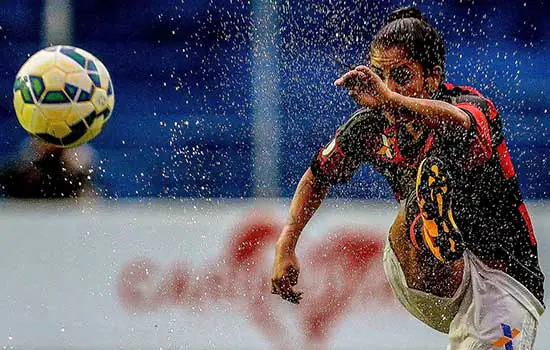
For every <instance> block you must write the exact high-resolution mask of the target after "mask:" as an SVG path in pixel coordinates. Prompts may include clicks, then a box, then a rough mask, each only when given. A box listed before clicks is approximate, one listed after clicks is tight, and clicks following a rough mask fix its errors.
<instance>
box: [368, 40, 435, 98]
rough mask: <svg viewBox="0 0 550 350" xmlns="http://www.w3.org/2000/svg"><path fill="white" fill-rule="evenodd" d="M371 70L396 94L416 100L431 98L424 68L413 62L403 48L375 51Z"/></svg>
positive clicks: (394, 47) (372, 56)
mask: <svg viewBox="0 0 550 350" xmlns="http://www.w3.org/2000/svg"><path fill="white" fill-rule="evenodd" d="M370 68H371V69H372V70H373V71H374V73H376V74H378V76H380V78H382V80H383V81H384V82H385V83H386V85H387V86H388V88H389V89H390V90H392V91H394V92H397V93H399V94H401V95H404V96H410V97H416V98H429V97H430V93H429V86H428V84H427V83H426V76H425V75H426V73H425V71H424V68H423V67H422V65H421V64H420V63H419V62H417V61H414V60H411V59H410V58H409V55H408V54H407V52H406V50H404V49H403V48H402V47H399V46H392V47H389V48H386V49H383V50H382V49H374V50H373V51H372V54H371V62H370Z"/></svg>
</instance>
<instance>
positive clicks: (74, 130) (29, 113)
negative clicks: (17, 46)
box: [13, 46, 115, 147]
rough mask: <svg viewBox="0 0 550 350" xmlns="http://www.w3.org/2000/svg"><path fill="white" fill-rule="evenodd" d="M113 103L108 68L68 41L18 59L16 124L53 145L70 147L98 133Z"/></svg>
mask: <svg viewBox="0 0 550 350" xmlns="http://www.w3.org/2000/svg"><path fill="white" fill-rule="evenodd" d="M114 104H115V95H114V92H113V84H112V82H111V77H110V76H109V72H108V71H107V68H105V66H104V65H103V63H101V61H100V60H98V59H97V58H95V57H94V56H93V55H92V54H90V53H89V52H87V51H85V50H82V49H79V48H76V47H72V46H53V47H48V48H45V49H43V50H40V51H38V52H37V53H36V54H34V55H33V56H31V57H30V58H29V59H28V60H27V61H26V62H25V63H24V64H23V66H22V67H21V69H20V70H19V72H18V73H17V76H16V78H15V84H14V86H13V105H14V107H15V113H16V114H17V119H18V120H19V123H20V124H21V126H23V128H24V129H25V130H26V131H28V132H29V133H30V134H32V135H34V136H37V137H38V138H40V139H42V140H43V141H45V142H46V143H49V144H52V145H55V146H58V147H75V146H78V145H81V144H83V143H85V142H88V141H90V140H91V139H93V138H94V137H95V136H97V135H98V134H99V133H100V132H101V129H102V127H103V125H104V124H105V123H106V122H107V120H109V117H110V116H111V113H112V112H113V107H114Z"/></svg>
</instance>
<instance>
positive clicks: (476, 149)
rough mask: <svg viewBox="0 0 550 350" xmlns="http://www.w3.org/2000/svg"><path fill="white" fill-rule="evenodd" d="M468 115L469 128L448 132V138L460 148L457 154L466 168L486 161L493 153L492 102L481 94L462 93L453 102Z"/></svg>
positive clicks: (493, 115) (493, 108)
mask: <svg viewBox="0 0 550 350" xmlns="http://www.w3.org/2000/svg"><path fill="white" fill-rule="evenodd" d="M453 104H454V105H455V106H456V107H458V108H460V109H461V110H463V111H464V112H465V113H466V114H467V115H468V116H469V117H470V122H471V125H470V128H469V129H468V130H459V131H455V132H449V133H448V136H450V137H448V138H450V140H448V141H450V142H451V143H452V144H454V145H455V147H458V148H460V149H461V151H460V152H458V154H457V156H459V157H460V158H461V160H462V161H461V163H462V165H463V166H464V167H466V168H474V167H477V166H480V165H482V164H484V163H485V162H487V161H488V160H489V159H490V158H491V156H492V155H493V135H492V134H491V121H492V120H493V119H494V118H495V117H496V115H497V111H496V108H495V106H494V104H493V103H492V102H491V101H490V100H487V99H485V98H483V97H481V96H475V95H463V96H459V97H457V98H456V100H455V101H454V103H453Z"/></svg>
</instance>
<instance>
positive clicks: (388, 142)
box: [376, 134, 395, 159]
mask: <svg viewBox="0 0 550 350" xmlns="http://www.w3.org/2000/svg"><path fill="white" fill-rule="evenodd" d="M394 145H395V137H393V136H387V135H384V134H382V147H381V148H380V149H379V150H378V152H376V153H377V154H379V155H381V156H385V157H386V158H388V159H393V157H394V149H393V147H394Z"/></svg>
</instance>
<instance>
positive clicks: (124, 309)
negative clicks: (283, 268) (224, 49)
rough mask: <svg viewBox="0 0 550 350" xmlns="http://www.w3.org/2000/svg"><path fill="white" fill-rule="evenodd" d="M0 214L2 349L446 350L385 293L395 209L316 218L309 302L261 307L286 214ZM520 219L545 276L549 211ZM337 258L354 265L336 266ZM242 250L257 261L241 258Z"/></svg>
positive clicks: (304, 283) (230, 210)
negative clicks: (251, 236) (387, 240)
mask: <svg viewBox="0 0 550 350" xmlns="http://www.w3.org/2000/svg"><path fill="white" fill-rule="evenodd" d="M0 206H1V210H0V220H1V222H2V228H3V230H2V231H3V232H2V234H1V235H0V256H1V257H2V264H0V274H1V279H2V282H1V283H0V346H5V347H8V348H9V347H15V348H71V349H73V348H87V349H89V348H94V349H107V348H108V349H111V348H120V347H122V348H139V349H149V348H163V349H164V348H184V349H186V348H193V349H195V348H223V349H227V348H258V349H265V348H278V347H279V348H304V347H307V346H306V344H311V343H312V342H314V341H315V342H316V345H317V346H315V347H322V346H323V345H326V346H327V347H330V348H358V349H359V348H373V349H444V348H445V345H446V339H445V336H444V335H442V334H439V333H437V332H436V331H433V330H430V329H428V328H427V327H425V326H424V325H422V324H421V323H420V322H418V321H416V320H415V319H413V318H412V317H411V316H409V315H408V313H407V312H405V311H404V310H403V309H402V308H401V307H400V306H399V305H397V304H396V302H395V300H394V299H393V297H392V296H391V293H390V292H389V290H388V289H387V288H388V287H387V284H386V282H385V280H384V277H383V271H382V266H381V261H380V256H379V254H380V247H381V244H382V240H383V238H384V235H385V232H386V230H387V227H388V226H389V224H390V223H391V221H392V219H393V215H394V213H395V211H396V207H394V206H392V205H388V204H382V203H365V202H347V203H346V202H343V201H334V202H329V203H328V204H327V205H326V206H324V208H323V209H322V210H321V211H320V212H319V213H318V215H317V216H316V217H315V218H314V220H313V221H312V223H311V225H310V226H308V228H307V231H306V232H305V233H304V237H303V239H302V242H301V243H302V244H301V245H300V248H299V252H298V253H299V255H300V257H301V264H302V276H301V280H300V287H301V288H302V289H303V290H304V292H305V294H304V301H303V302H302V304H300V305H299V306H295V305H291V304H288V303H286V302H283V301H282V300H281V299H279V298H278V297H276V296H273V295H271V294H269V285H268V284H269V283H268V282H269V277H270V276H269V274H270V265H271V262H272V255H273V239H274V238H275V237H276V235H277V234H278V231H279V227H280V225H281V224H282V223H283V220H284V218H285V214H286V210H287V207H288V202H286V201H280V202H275V201H271V202H267V201H262V202H258V201H254V202H252V201H240V202H234V201H224V202H216V201H192V200H186V201H181V202H180V201H170V202H169V201H141V202H135V201H134V202H130V201H129V202H125V201H118V202H101V201H98V202H86V201H82V202H80V203H77V204H76V205H75V203H74V202H55V201H46V202H39V203H36V202H18V201H5V202H0ZM528 208H529V210H530V212H531V214H532V217H533V222H534V225H535V229H536V232H537V236H538V240H539V251H540V254H541V261H542V264H543V267H544V268H545V271H546V272H547V274H548V272H549V269H548V268H549V267H550V239H549V237H548V230H549V228H550V217H549V215H548V212H549V211H548V208H549V206H547V205H544V204H543V203H538V204H537V203H530V204H529V205H528ZM252 228H255V231H254V229H252ZM244 232H249V233H250V232H253V233H254V232H255V233H256V238H258V239H257V240H255V241H254V240H253V241H251V242H248V244H241V245H239V244H238V242H239V240H238V237H239V234H243V233H244ZM262 235H263V238H262ZM344 241H345V242H347V243H346V244H347V245H342V244H343V242H344ZM344 246H345V247H346V251H350V250H352V253H351V254H349V255H346V254H343V253H342V249H343V247H344ZM239 247H240V249H239ZM255 249H256V250H255ZM251 251H257V252H258V255H257V256H254V255H252V256H248V259H247V258H246V257H247V255H246V253H247V252H251ZM235 256H237V258H235ZM335 256H340V257H342V256H347V259H344V258H340V259H336V260H334V257H335ZM353 258H356V259H355V260H354V259H353ZM132 264H133V265H132ZM315 320H318V321H319V322H317V323H316V322H315ZM316 324H320V325H321V326H320V327H315V325H316ZM316 332H317V333H316ZM315 335H316V336H315ZM537 344H538V346H539V348H541V349H543V348H544V344H550V321H547V319H546V317H543V319H542V322H541V327H540V330H539V337H538V340H537Z"/></svg>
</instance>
